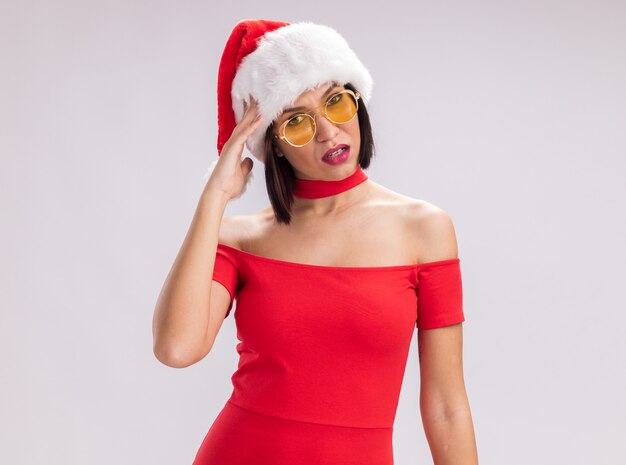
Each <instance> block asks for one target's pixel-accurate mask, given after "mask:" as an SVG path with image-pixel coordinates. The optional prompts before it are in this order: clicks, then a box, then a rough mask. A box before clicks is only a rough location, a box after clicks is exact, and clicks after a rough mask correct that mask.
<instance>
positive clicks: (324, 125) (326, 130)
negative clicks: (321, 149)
mask: <svg viewBox="0 0 626 465" xmlns="http://www.w3.org/2000/svg"><path fill="white" fill-rule="evenodd" d="M314 118H315V126H316V128H317V131H316V132H317V134H316V138H317V140H318V141H320V142H322V141H325V140H327V139H332V138H334V137H335V136H336V135H337V133H338V132H339V129H338V128H337V126H336V125H335V123H333V122H332V121H330V120H329V119H328V118H326V115H324V114H323V113H318V114H316V115H315V116H314Z"/></svg>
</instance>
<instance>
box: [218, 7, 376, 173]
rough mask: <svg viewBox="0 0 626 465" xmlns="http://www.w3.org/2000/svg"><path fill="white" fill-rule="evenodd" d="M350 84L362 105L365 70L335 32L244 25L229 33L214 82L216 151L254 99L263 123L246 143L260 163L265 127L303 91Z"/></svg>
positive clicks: (306, 26)
mask: <svg viewBox="0 0 626 465" xmlns="http://www.w3.org/2000/svg"><path fill="white" fill-rule="evenodd" d="M331 81H336V82H338V83H339V84H340V85H343V84H346V83H348V82H350V83H351V84H352V85H354V87H355V88H356V89H357V90H358V91H359V92H360V94H361V96H362V98H363V101H364V102H366V103H367V101H368V100H369V98H370V96H371V92H372V86H373V80H372V77H371V76H370V73H369V72H368V71H367V69H366V68H365V66H363V64H362V63H361V61H360V60H359V59H358V58H357V56H356V54H355V53H354V52H353V51H352V49H351V48H350V47H349V46H348V43H347V42H346V40H345V39H344V38H343V37H342V36H341V35H340V34H339V33H338V32H337V31H335V30H334V29H332V28H330V27H328V26H324V25H320V24H314V23H311V22H299V23H292V24H290V23H285V22H281V21H268V20H262V19H259V20H254V19H246V20H242V21H240V22H238V23H237V24H236V25H235V27H234V28H233V30H232V32H231V34H230V37H229V38H228V41H227V42H226V46H225V47H224V51H223V53H222V58H221V60H220V64H219V71H218V78H217V111H218V114H217V123H218V135H217V151H218V155H220V154H221V152H222V147H223V146H224V144H225V143H226V141H228V139H229V138H230V136H231V134H232V132H233V129H234V128H235V125H236V124H237V123H239V121H241V118H242V117H243V113H244V107H243V102H244V101H246V102H247V103H249V101H250V98H254V99H255V100H257V102H258V103H259V111H260V114H261V116H262V117H263V120H262V121H261V124H260V125H259V126H258V127H257V128H256V130H255V131H254V132H253V133H252V134H251V135H250V136H249V137H248V139H247V141H246V146H247V147H248V150H249V151H250V153H251V154H252V155H253V156H254V157H255V158H256V159H258V160H259V161H261V162H263V163H265V156H266V154H265V153H264V150H265V149H264V141H263V139H264V136H265V132H266V130H267V128H268V127H269V125H270V124H271V123H272V122H273V121H274V120H275V119H276V118H277V117H278V116H280V114H281V113H282V111H283V109H285V108H287V107H289V106H293V104H294V102H295V100H296V99H297V98H298V97H299V96H300V94H301V93H302V92H304V91H307V90H310V89H313V88H315V87H317V86H319V85H320V84H324V83H327V82H331Z"/></svg>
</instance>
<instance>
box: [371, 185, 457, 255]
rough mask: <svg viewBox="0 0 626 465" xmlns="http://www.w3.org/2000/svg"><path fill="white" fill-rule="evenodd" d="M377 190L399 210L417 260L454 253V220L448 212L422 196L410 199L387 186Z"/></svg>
mask: <svg viewBox="0 0 626 465" xmlns="http://www.w3.org/2000/svg"><path fill="white" fill-rule="evenodd" d="M380 187H382V186H379V188H380ZM381 191H382V192H384V193H385V195H386V197H387V198H388V199H389V201H390V202H391V204H392V205H394V209H395V210H396V211H398V212H400V216H401V220H402V224H403V225H405V227H406V232H407V235H408V237H409V238H410V242H411V243H413V247H414V248H415V249H416V250H417V257H418V260H417V263H426V262H432V261H437V260H445V259H449V258H456V257H457V256H458V246H457V239H456V234H455V230H454V223H453V222H452V218H451V217H450V215H449V214H448V212H446V211H445V210H444V209H442V208H441V207H439V206H438V205H435V204H433V203H431V202H428V201H426V200H422V199H414V198H412V197H409V196H406V195H403V194H399V193H397V192H394V191H392V190H389V189H387V188H382V190H381Z"/></svg>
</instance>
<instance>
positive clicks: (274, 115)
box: [154, 20, 478, 465]
mask: <svg viewBox="0 0 626 465" xmlns="http://www.w3.org/2000/svg"><path fill="white" fill-rule="evenodd" d="M371 91H372V78H371V76H370V74H369V72H368V71H367V69H366V68H365V67H364V66H363V64H362V63H361V62H360V61H359V59H358V58H357V56H356V55H355V54H354V52H353V51H352V50H351V49H350V47H349V46H348V44H347V43H346V41H345V40H344V39H343V37H342V36H340V35H339V34H338V33H337V32H336V31H335V30H333V29H331V28H329V27H327V26H322V25H317V24H313V23H309V22H302V23H294V24H288V23H284V22H277V21H265V20H245V21H241V22H239V23H238V24H237V25H236V26H235V28H234V29H233V31H232V33H231V36H230V37H229V39H228V42H227V44H226V47H225V49H224V52H223V55H222V59H221V61H220V67H219V75H218V125H219V128H218V144H217V149H218V156H219V157H218V159H217V160H216V162H215V163H214V164H213V165H212V167H211V169H210V170H209V172H208V173H207V175H208V176H207V182H206V186H205V188H204V191H203V193H202V196H201V199H200V202H199V204H198V208H197V211H196V214H195V216H194V219H193V222H192V225H191V227H190V230H189V233H188V234H187V237H186V238H185V241H184V244H183V246H182V248H181V250H180V252H179V254H178V257H177V258H176V261H175V263H174V265H173V267H172V270H171V271H170V274H169V276H168V278H167V280H166V282H165V284H164V286H163V290H162V292H161V295H160V296H159V300H158V303H157V308H156V310H155V316H154V352H155V355H156V356H157V358H158V359H159V360H160V361H161V362H163V363H164V364H166V365H169V366H173V367H179V368H180V367H186V366H189V365H191V364H193V363H196V362H198V361H199V360H201V359H202V358H204V357H205V356H206V355H207V354H208V353H209V351H210V350H211V347H212V345H213V342H214V341H215V338H216V336H217V334H218V332H219V329H220V327H221V325H222V322H223V321H224V318H226V317H227V316H228V315H229V314H230V311H231V309H232V307H233V302H234V301H235V300H237V306H236V311H235V313H234V318H235V321H236V325H237V337H238V339H239V341H240V342H239V344H238V345H237V352H238V353H239V356H240V360H239V365H238V368H237V370H236V372H235V373H234V374H233V375H232V377H231V379H232V383H233V387H234V389H233V391H232V395H231V396H230V398H229V399H228V401H227V402H226V403H225V405H224V407H223V409H222V410H221V412H220V413H219V415H218V416H217V418H216V420H215V422H214V423H213V425H212V426H211V428H210V430H209V431H208V433H207V435H206V437H205V438H204V441H203V442H202V444H201V446H200V448H199V450H198V452H197V454H196V457H195V461H194V465H244V464H245V465H251V464H268V465H269V464H271V465H294V464H306V465H318V464H319V465H321V464H337V465H339V464H342V465H345V464H355V465H357V464H358V465H391V464H393V462H394V458H393V450H392V433H393V423H394V419H395V415H396V408H397V405H398V400H399V395H400V389H401V384H402V380H403V377H404V371H405V367H406V363H407V356H408V352H409V347H410V343H411V339H412V337H413V333H414V331H415V328H416V327H417V329H418V332H417V336H418V348H419V363H420V376H421V388H420V389H421V392H420V408H421V414H422V422H423V425H424V429H425V433H426V437H427V440H428V443H429V445H430V448H431V452H432V455H433V459H434V463H435V464H463V465H470V464H477V463H478V459H477V452H476V445H475V438H474V430H473V425H472V418H471V413H470V407H469V402H468V399H467V395H466V391H465V385H464V379H463V366H462V322H463V321H464V320H465V317H464V313H463V308H462V307H463V305H462V300H463V299H462V284H461V271H460V260H459V258H458V257H457V242H456V237H455V232H454V227H453V224H452V221H451V219H450V217H449V216H448V214H447V213H446V212H444V211H443V210H442V209H440V208H438V207H437V206H435V205H433V204H430V203H428V202H426V201H424V200H416V199H412V198H410V197H407V196H404V195H401V194H398V193H396V192H394V191H392V190H390V189H388V188H386V187H384V186H382V185H380V184H378V183H375V182H373V181H372V180H370V179H369V178H368V176H367V175H366V174H365V172H364V171H363V170H364V169H366V168H367V167H368V166H369V164H370V161H371V158H372V156H373V154H374V143H373V138H372V129H371V126H370V121H369V117H368V114H367V109H366V104H367V102H368V101H369V98H370V96H371ZM402 98H403V95H402V93H401V92H399V95H398V99H399V101H400V99H402ZM244 144H245V145H247V147H248V149H249V150H250V152H251V153H252V155H253V156H254V157H255V158H256V159H258V160H259V161H260V162H262V163H263V164H264V166H265V182H266V186H267V192H268V196H269V199H270V203H271V205H269V206H268V207H267V208H265V209H263V210H261V211H259V212H257V213H255V214H252V215H240V216H233V217H224V211H225V208H226V205H227V203H228V202H229V201H230V200H233V199H236V198H238V197H240V196H241V195H242V194H243V193H244V191H245V188H246V185H247V183H248V182H249V180H250V176H251V169H252V165H253V162H252V159H250V158H248V157H246V158H245V159H244V160H243V161H242V160H241V155H242V152H243V147H244Z"/></svg>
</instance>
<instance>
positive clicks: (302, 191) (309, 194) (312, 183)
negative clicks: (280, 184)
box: [293, 165, 367, 199]
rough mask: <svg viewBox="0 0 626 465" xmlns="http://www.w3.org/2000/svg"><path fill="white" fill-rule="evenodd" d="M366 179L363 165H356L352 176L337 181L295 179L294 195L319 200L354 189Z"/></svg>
mask: <svg viewBox="0 0 626 465" xmlns="http://www.w3.org/2000/svg"><path fill="white" fill-rule="evenodd" d="M366 179H367V174H366V173H365V171H363V170H362V169H361V165H356V170H354V173H352V174H351V175H350V176H348V177H346V178H343V179H339V180H337V181H325V180H322V179H300V178H295V184H294V187H293V195H295V196H296V197H300V198H304V199H319V198H321V197H328V196H330V195H337V194H340V193H341V192H344V191H347V190H348V189H352V188H353V187H354V186H358V185H359V184H361V183H362V182H364V181H365V180H366Z"/></svg>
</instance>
